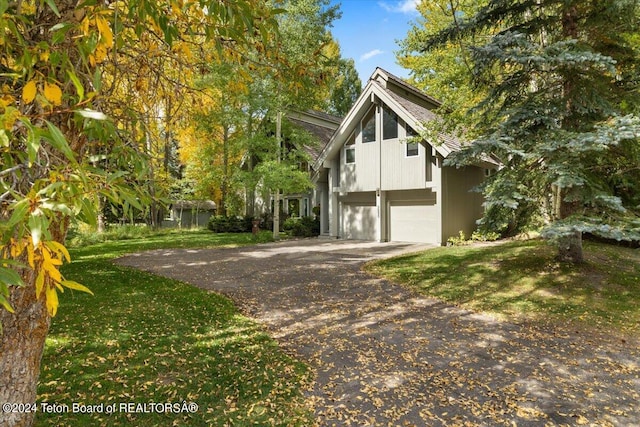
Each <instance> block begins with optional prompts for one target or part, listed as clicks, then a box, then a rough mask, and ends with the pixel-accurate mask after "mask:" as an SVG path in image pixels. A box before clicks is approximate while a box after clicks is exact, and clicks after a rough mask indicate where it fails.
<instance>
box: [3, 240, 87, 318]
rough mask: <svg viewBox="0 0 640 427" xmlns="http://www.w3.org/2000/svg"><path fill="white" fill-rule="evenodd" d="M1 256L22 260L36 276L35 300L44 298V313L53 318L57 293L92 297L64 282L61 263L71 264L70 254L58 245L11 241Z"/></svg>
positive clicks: (52, 242) (75, 283) (50, 241)
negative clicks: (65, 291)
mask: <svg viewBox="0 0 640 427" xmlns="http://www.w3.org/2000/svg"><path fill="white" fill-rule="evenodd" d="M0 254H2V255H3V256H10V257H11V258H13V259H18V258H19V257H21V256H25V257H26V259H27V263H28V266H29V267H30V268H31V269H33V270H34V271H36V272H37V275H36V280H35V289H34V291H35V294H36V296H37V297H38V298H43V297H44V298H45V303H46V306H47V311H48V312H49V315H50V316H55V315H56V313H57V311H58V291H60V292H64V288H69V289H75V290H78V291H81V292H86V293H89V294H91V295H93V292H91V290H89V288H87V287H86V286H83V285H81V284H80V283H77V282H74V281H72V280H65V279H64V276H63V275H62V273H61V272H60V266H62V264H63V262H64V261H66V262H71V256H70V255H69V251H68V250H67V248H65V247H64V245H62V244H61V243H59V242H56V241H53V240H48V241H39V242H38V243H37V245H34V244H33V240H32V239H31V238H30V237H25V238H22V239H14V238H11V239H10V240H9V243H7V244H6V245H4V246H1V247H0Z"/></svg>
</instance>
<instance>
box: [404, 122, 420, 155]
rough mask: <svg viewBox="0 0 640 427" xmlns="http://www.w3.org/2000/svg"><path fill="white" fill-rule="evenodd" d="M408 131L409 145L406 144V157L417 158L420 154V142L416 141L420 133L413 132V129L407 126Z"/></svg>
mask: <svg viewBox="0 0 640 427" xmlns="http://www.w3.org/2000/svg"><path fill="white" fill-rule="evenodd" d="M406 130H407V143H406V144H405V155H406V156H407V157H416V156H418V155H419V154H420V149H419V148H418V142H417V141H416V137H417V136H418V132H416V131H415V130H413V128H411V127H410V126H409V125H407V127H406Z"/></svg>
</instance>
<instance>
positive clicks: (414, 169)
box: [380, 137, 431, 191]
mask: <svg viewBox="0 0 640 427" xmlns="http://www.w3.org/2000/svg"><path fill="white" fill-rule="evenodd" d="M425 147H428V148H425ZM406 149H407V147H406V142H405V138H404V137H403V138H396V139H388V140H384V141H382V155H381V159H382V168H381V173H382V176H381V182H380V189H381V190H384V191H386V190H402V189H410V188H416V189H417V188H425V184H426V181H427V177H426V168H427V165H426V154H427V152H426V150H427V149H429V150H431V146H430V145H428V144H420V145H419V146H418V156H415V157H407V156H406Z"/></svg>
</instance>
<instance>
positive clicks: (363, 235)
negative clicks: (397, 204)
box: [342, 203, 378, 240]
mask: <svg viewBox="0 0 640 427" xmlns="http://www.w3.org/2000/svg"><path fill="white" fill-rule="evenodd" d="M342 206H343V207H342V232H343V235H342V237H343V238H344V239H354V240H376V239H377V236H378V208H377V207H376V206H362V205H356V204H347V203H345V204H343V205H342Z"/></svg>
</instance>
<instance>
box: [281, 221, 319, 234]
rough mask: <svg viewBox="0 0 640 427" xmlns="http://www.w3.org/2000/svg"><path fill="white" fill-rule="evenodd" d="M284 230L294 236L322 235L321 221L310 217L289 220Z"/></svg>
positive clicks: (285, 222) (285, 223) (284, 224)
mask: <svg viewBox="0 0 640 427" xmlns="http://www.w3.org/2000/svg"><path fill="white" fill-rule="evenodd" d="M282 228H283V230H284V231H286V232H288V233H289V234H291V235H292V236H296V237H313V236H317V235H319V234H320V220H319V219H317V218H313V217H310V216H304V217H302V218H288V219H286V220H285V221H284V223H283V225H282Z"/></svg>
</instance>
